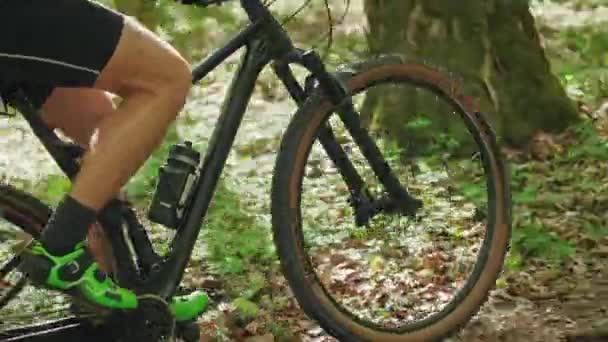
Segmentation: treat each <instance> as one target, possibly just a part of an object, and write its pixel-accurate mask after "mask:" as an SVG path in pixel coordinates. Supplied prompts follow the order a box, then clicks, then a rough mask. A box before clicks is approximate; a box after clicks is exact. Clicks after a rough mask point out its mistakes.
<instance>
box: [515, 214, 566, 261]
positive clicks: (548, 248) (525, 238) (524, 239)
mask: <svg viewBox="0 0 608 342" xmlns="http://www.w3.org/2000/svg"><path fill="white" fill-rule="evenodd" d="M512 244H513V248H514V250H515V251H516V252H518V253H519V254H520V255H522V256H523V257H542V258H543V259H548V260H551V261H556V260H562V259H564V258H565V257H568V256H570V255H572V254H573V253H574V252H575V248H574V246H573V244H572V243H570V242H566V241H564V240H562V239H560V238H559V237H558V236H556V235H555V234H554V233H552V232H548V231H547V230H546V229H544V228H543V227H542V226H540V225H538V224H535V223H529V224H526V225H523V226H521V227H517V228H516V229H514V230H513V237H512ZM511 262H513V260H511Z"/></svg>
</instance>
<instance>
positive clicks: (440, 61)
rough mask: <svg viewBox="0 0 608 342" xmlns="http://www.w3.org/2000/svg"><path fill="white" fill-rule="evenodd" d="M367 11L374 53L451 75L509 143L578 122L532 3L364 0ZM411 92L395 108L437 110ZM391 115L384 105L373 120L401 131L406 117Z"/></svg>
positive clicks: (520, 142)
mask: <svg viewBox="0 0 608 342" xmlns="http://www.w3.org/2000/svg"><path fill="white" fill-rule="evenodd" d="M365 11H366V14H367V18H368V21H369V35H368V39H369V47H370V51H371V53H372V54H381V53H401V54H404V55H405V56H407V57H408V58H411V59H412V60H415V61H423V62H425V63H429V64H431V65H435V66H441V67H442V68H445V69H446V70H449V71H453V72H454V73H455V74H457V75H458V76H459V77H460V78H461V80H462V82H463V84H464V86H465V91H466V93H467V94H468V95H470V96H475V97H477V98H478V99H479V100H480V104H481V108H482V110H483V111H484V112H486V113H487V114H488V116H489V118H490V122H491V124H492V125H493V127H494V128H495V129H496V131H497V133H498V135H499V136H500V137H502V138H503V139H504V143H506V144H508V145H511V146H522V145H524V144H526V143H527V142H528V140H529V138H530V137H531V136H532V134H533V133H534V132H535V131H537V130H544V131H547V132H559V131H561V130H563V129H564V128H566V127H567V126H568V125H569V124H571V123H572V122H574V121H575V120H577V118H578V115H577V111H576V107H575V106H574V104H573V103H572V102H571V101H570V99H569V98H568V97H567V95H566V93H565V91H564V89H563V87H562V85H561V83H560V81H559V79H558V78H557V77H556V76H555V75H553V74H552V73H551V70H550V66H549V62H548V60H547V58H546V56H545V54H544V51H543V49H542V47H541V45H540V40H539V35H538V33H537V31H536V27H535V25H534V18H533V17H532V15H531V14H530V11H529V7H528V1H527V0H458V1H445V0H365ZM402 95H403V94H402ZM405 95H407V96H400V97H398V98H399V99H397V100H395V99H393V100H392V102H393V105H397V103H395V101H397V102H398V105H399V106H404V105H406V106H408V108H416V109H417V110H421V109H422V110H424V111H425V113H429V112H430V115H433V111H437V105H435V104H433V103H432V101H429V100H428V99H424V98H421V97H420V96H418V95H417V94H416V93H413V92H410V93H408V94H405ZM382 97H386V96H381V98H382ZM380 100H382V101H384V102H387V101H386V100H385V99H371V100H370V101H369V102H370V103H369V104H368V106H371V105H373V104H374V102H378V101H380ZM388 102H391V100H389V101H388ZM389 107H390V106H389ZM391 113H395V112H394V111H388V110H386V105H385V104H383V110H381V111H374V114H373V117H372V118H367V119H368V122H370V121H369V120H371V122H370V123H371V124H373V125H378V126H381V127H385V128H388V129H389V131H390V130H397V129H401V128H399V127H403V124H397V122H401V123H402V122H404V119H407V118H403V117H395V115H394V114H391ZM439 121H441V120H439ZM444 121H445V118H444ZM444 124H445V123H444ZM393 133H398V132H393Z"/></svg>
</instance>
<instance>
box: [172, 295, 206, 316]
mask: <svg viewBox="0 0 608 342" xmlns="http://www.w3.org/2000/svg"><path fill="white" fill-rule="evenodd" d="M208 305H209V297H208V296H207V294H206V293H204V292H202V291H196V292H193V293H191V294H189V295H186V296H175V297H173V298H172V299H171V303H170V304H169V308H170V309H171V313H173V317H175V320H176V321H177V322H187V321H192V320H194V319H196V318H197V317H198V316H199V315H200V314H202V313H203V312H204V311H205V310H206V309H207V306H208Z"/></svg>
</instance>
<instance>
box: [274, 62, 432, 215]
mask: <svg viewBox="0 0 608 342" xmlns="http://www.w3.org/2000/svg"><path fill="white" fill-rule="evenodd" d="M289 62H295V63H298V64H301V65H303V66H304V67H306V68H307V69H308V70H309V71H310V72H311V74H312V75H311V76H309V78H307V80H306V88H305V89H302V87H301V86H300V85H299V83H298V82H297V80H296V79H295V77H294V76H293V73H292V72H291V70H290V68H289ZM273 67H274V69H275V72H276V74H277V75H278V77H279V78H280V79H281V80H282V82H283V83H284V84H285V86H286V87H287V90H288V91H289V93H290V95H291V97H292V98H293V99H294V100H295V101H296V103H298V105H301V104H302V103H303V102H304V101H305V99H306V98H307V97H308V96H309V95H310V94H311V92H312V90H313V88H314V81H315V79H316V81H318V83H319V86H320V87H321V89H323V91H324V93H325V94H326V96H327V97H328V99H329V100H330V101H331V102H332V103H333V104H334V105H336V106H337V112H338V115H339V117H340V119H341V120H342V122H343V123H344V125H345V126H346V128H347V130H348V131H349V133H350V134H351V136H352V137H353V140H354V141H355V143H356V144H357V145H358V146H359V148H360V150H361V152H362V154H363V155H364V156H365V158H366V159H367V161H368V162H369V164H370V166H371V167H372V170H373V171H374V173H375V175H376V177H378V179H379V180H380V182H381V183H382V184H383V185H384V186H385V188H386V190H387V192H388V193H389V195H390V197H389V198H381V199H378V200H374V199H373V198H372V196H371V194H370V193H369V191H368V190H367V188H366V187H365V182H364V181H363V180H362V179H361V176H359V174H358V172H357V170H356V169H355V167H354V166H353V164H352V163H351V161H350V160H349V158H348V156H347V155H346V153H345V152H344V150H343V149H342V147H341V146H340V145H339V144H338V142H337V141H336V138H335V136H334V134H333V131H332V129H331V126H330V125H329V124H328V123H325V124H324V126H323V127H322V128H321V130H320V132H319V135H318V139H319V142H320V143H321V145H322V146H323V148H324V149H325V151H326V152H327V155H328V156H329V157H330V159H331V160H332V162H334V164H335V165H336V166H337V168H338V170H339V172H340V174H341V176H342V178H343V179H344V181H345V183H346V184H347V186H348V189H349V191H350V193H351V204H352V205H353V207H354V209H355V220H356V223H357V225H365V224H366V223H367V222H368V221H369V220H370V219H371V218H372V217H373V216H374V215H375V214H377V213H378V212H380V211H382V210H389V209H397V210H399V211H400V212H402V213H404V214H406V215H410V216H413V215H415V213H416V211H417V210H418V209H419V208H420V207H421V206H422V202H421V201H420V200H418V199H416V198H414V197H412V196H411V195H410V194H409V193H408V192H407V190H406V189H405V188H404V187H403V186H402V185H401V183H400V182H399V180H398V179H397V177H395V175H394V173H393V171H392V170H391V168H390V166H389V164H388V163H387V162H386V161H385V160H384V158H383V156H382V153H381V151H380V150H379V149H378V146H377V145H376V144H375V142H374V141H373V140H372V138H371V137H370V135H369V133H368V130H367V129H365V128H364V127H363V125H362V124H361V121H360V118H359V114H358V113H357V111H356V110H355V108H354V105H353V103H352V100H351V98H350V97H349V96H348V93H347V90H346V89H344V87H343V86H342V85H341V83H340V82H339V81H338V80H337V79H336V78H335V77H334V76H333V75H331V74H330V73H329V72H327V70H326V69H325V66H324V64H323V62H322V61H321V58H320V57H319V56H318V54H317V53H316V52H314V51H307V52H301V51H299V50H297V51H296V52H295V53H293V54H292V55H290V56H289V57H288V62H281V63H275V64H274V65H273Z"/></svg>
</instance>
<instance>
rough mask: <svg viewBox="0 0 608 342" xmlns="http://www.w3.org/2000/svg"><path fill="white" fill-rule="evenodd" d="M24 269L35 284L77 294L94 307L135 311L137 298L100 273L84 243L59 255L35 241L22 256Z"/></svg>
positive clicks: (21, 267)
mask: <svg viewBox="0 0 608 342" xmlns="http://www.w3.org/2000/svg"><path fill="white" fill-rule="evenodd" d="M22 260H23V262H22V263H21V266H20V269H21V270H22V271H23V272H25V273H27V274H28V276H29V278H30V280H31V281H32V283H34V285H38V286H43V287H46V288H50V289H54V290H59V291H64V292H76V293H77V294H78V295H80V296H82V297H83V298H84V299H86V300H87V301H89V302H91V303H92V304H96V305H99V306H102V307H106V308H110V309H135V308H137V296H136V295H135V293H133V292H132V291H130V290H127V289H124V288H121V287H119V286H118V285H116V284H115V283H114V282H113V281H112V279H110V277H108V276H106V274H105V273H104V272H102V271H101V270H99V267H98V265H97V263H96V262H95V261H94V260H93V257H92V256H91V254H90V253H89V252H88V251H87V250H86V249H85V247H84V243H79V244H78V245H76V246H75V247H74V251H72V252H70V253H68V254H66V255H63V256H55V255H52V254H51V253H49V252H48V251H47V250H46V249H45V248H44V247H43V246H42V244H41V243H40V242H34V243H33V244H32V246H31V247H30V248H28V249H27V250H26V251H25V252H24V253H23V255H22Z"/></svg>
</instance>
